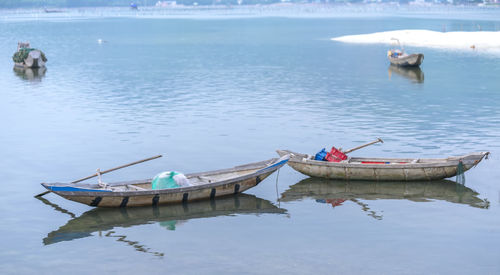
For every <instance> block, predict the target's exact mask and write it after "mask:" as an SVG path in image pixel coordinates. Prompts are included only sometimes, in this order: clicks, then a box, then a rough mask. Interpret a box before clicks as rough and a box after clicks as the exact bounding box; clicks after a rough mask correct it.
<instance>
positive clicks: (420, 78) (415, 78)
mask: <svg viewBox="0 0 500 275" xmlns="http://www.w3.org/2000/svg"><path fill="white" fill-rule="evenodd" d="M388 72H389V79H390V78H391V77H392V74H393V73H394V74H397V75H399V76H402V77H404V78H407V79H409V80H411V81H412V82H414V83H424V72H423V71H422V70H421V69H420V68H419V67H400V66H395V65H390V66H389V71H388Z"/></svg>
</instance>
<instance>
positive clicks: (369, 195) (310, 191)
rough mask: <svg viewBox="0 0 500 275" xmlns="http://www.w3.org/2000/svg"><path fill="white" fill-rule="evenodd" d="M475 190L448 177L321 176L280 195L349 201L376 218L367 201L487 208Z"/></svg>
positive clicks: (336, 203) (291, 198)
mask: <svg viewBox="0 0 500 275" xmlns="http://www.w3.org/2000/svg"><path fill="white" fill-rule="evenodd" d="M478 195H479V194H478V193H477V192H475V191H474V190H472V189H470V188H468V187H466V186H464V185H461V184H457V183H456V182H453V181H449V180H441V181H432V182H370V181H341V180H328V179H320V178H307V179H304V180H302V181H300V182H299V183H297V184H295V185H292V186H290V189H288V190H286V191H285V192H283V193H282V194H281V199H280V201H282V202H287V201H295V200H301V199H305V198H312V199H316V202H319V203H328V204H331V205H332V207H336V206H340V205H342V203H344V202H345V201H352V202H354V203H356V204H358V205H360V206H361V208H362V209H363V211H365V212H367V213H368V215H369V216H371V217H373V218H375V219H379V220H380V219H382V215H379V214H377V213H376V212H375V211H372V210H371V209H370V208H369V206H368V204H366V203H363V202H361V201H366V200H379V199H384V200H410V201H414V202H429V201H433V200H442V201H447V202H451V203H459V204H467V205H469V206H472V207H477V208H488V207H489V202H488V200H486V199H484V200H483V199H480V198H478V197H477V196H478Z"/></svg>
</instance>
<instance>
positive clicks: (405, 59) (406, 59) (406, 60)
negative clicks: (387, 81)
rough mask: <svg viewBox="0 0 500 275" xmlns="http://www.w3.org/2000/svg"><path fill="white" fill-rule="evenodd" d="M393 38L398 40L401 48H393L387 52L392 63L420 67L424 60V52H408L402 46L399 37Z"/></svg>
mask: <svg viewBox="0 0 500 275" xmlns="http://www.w3.org/2000/svg"><path fill="white" fill-rule="evenodd" d="M391 40H395V41H397V42H398V45H399V49H392V50H389V51H388V52H387V58H389V62H391V64H392V65H395V66H401V67H418V66H420V64H422V62H423V61H424V54H422V53H413V54H407V53H406V52H405V50H404V49H403V48H402V47H401V43H400V42H399V39H397V38H392V39H391Z"/></svg>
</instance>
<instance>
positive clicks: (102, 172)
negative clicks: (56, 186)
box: [35, 155, 162, 198]
mask: <svg viewBox="0 0 500 275" xmlns="http://www.w3.org/2000/svg"><path fill="white" fill-rule="evenodd" d="M161 157H162V155H157V156H154V157H150V158H147V159H141V160H138V161H134V162H131V163H127V164H124V165H121V166H118V167H115V168H111V169H108V170H105V171H100V173H99V174H101V175H102V174H106V173H109V172H112V171H115V170H118V169H122V168H125V167H129V166H132V165H135V164H139V163H141V162H145V161H148V160H153V159H157V158H161ZM97 175H98V173H95V174H93V175H90V176H88V177H85V178H81V179H79V180H75V181H72V182H71V183H78V182H81V181H84V180H88V179H91V178H93V177H97ZM48 193H50V191H45V192H43V193H40V194H38V195H36V196H35V198H38V197H41V196H43V195H45V194H48Z"/></svg>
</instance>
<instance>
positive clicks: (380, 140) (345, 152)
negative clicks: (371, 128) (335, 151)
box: [342, 138, 384, 154]
mask: <svg viewBox="0 0 500 275" xmlns="http://www.w3.org/2000/svg"><path fill="white" fill-rule="evenodd" d="M378 142H381V143H384V141H383V140H382V139H381V138H377V140H375V141H372V142H369V143H367V144H363V145H361V146H358V147H354V148H352V149H349V150H347V151H344V152H342V153H344V154H348V153H350V152H352V151H356V150H358V149H361V148H364V147H366V146H370V145H372V144H375V143H378Z"/></svg>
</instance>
